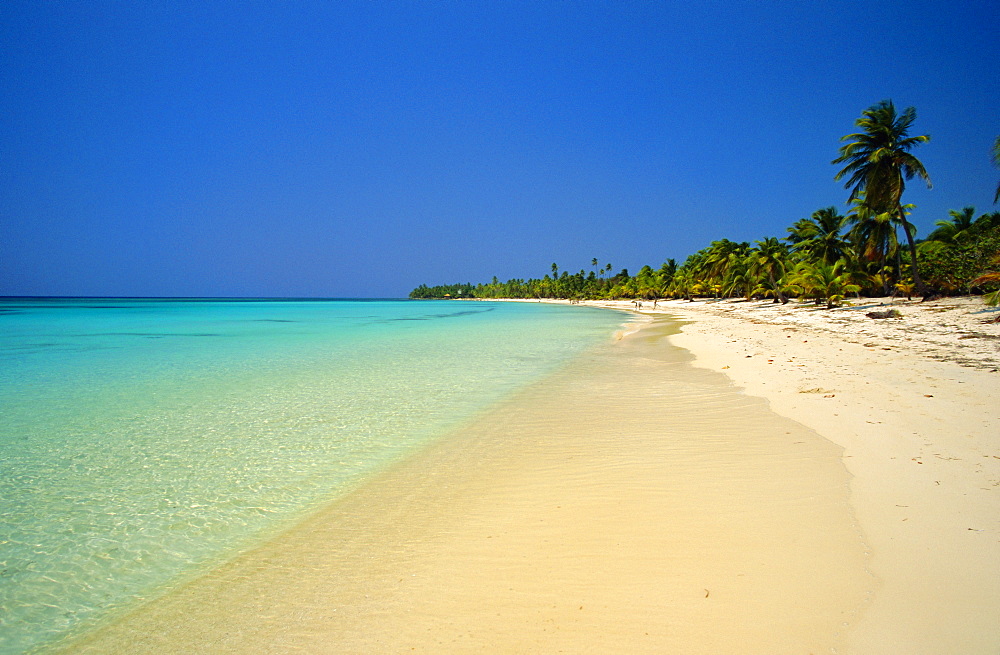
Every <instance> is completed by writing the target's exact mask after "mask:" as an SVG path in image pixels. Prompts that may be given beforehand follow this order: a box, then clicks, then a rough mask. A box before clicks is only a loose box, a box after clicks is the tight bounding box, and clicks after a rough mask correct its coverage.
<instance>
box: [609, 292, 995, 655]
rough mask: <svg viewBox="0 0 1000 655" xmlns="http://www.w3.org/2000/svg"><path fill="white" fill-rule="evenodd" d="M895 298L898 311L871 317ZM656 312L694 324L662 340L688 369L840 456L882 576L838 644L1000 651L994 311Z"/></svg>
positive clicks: (737, 308) (956, 307)
mask: <svg viewBox="0 0 1000 655" xmlns="http://www.w3.org/2000/svg"><path fill="white" fill-rule="evenodd" d="M601 304H602V305H604V306H612V307H616V308H620V309H629V310H635V309H636V307H635V305H633V304H632V303H629V302H619V303H601ZM890 307H891V308H895V309H897V310H898V311H899V313H900V314H901V315H902V316H901V318H896V319H871V318H868V317H867V316H866V314H867V313H868V312H872V311H882V310H885V309H887V308H890ZM639 311H642V312H647V313H654V312H653V310H652V303H650V302H646V303H643V307H642V309H640V310H639ZM656 312H663V313H666V314H669V315H672V316H676V317H679V318H683V319H688V320H690V323H688V324H687V325H685V326H684V328H683V330H682V332H681V334H678V335H676V336H674V337H672V340H673V341H674V342H675V343H676V344H678V345H680V346H681V347H683V348H686V349H688V350H690V351H691V352H692V353H694V355H695V356H696V360H695V364H696V365H697V366H703V367H705V368H708V369H712V370H717V371H721V372H724V373H726V374H727V375H728V376H729V377H730V378H731V379H732V380H733V382H734V383H735V384H736V385H738V386H739V387H741V388H743V389H745V390H746V393H747V394H749V395H752V396H757V397H761V398H765V399H766V400H767V401H768V404H769V406H770V408H771V409H772V410H773V411H775V412H777V413H778V414H781V415H783V416H787V417H789V418H791V419H794V420H795V421H797V422H799V423H801V424H803V425H806V426H808V427H810V428H812V429H814V430H815V431H816V432H818V433H819V434H821V435H823V436H824V437H826V438H827V439H829V440H830V441H832V442H833V443H835V444H837V445H839V446H841V447H842V448H843V449H844V454H843V457H844V463H845V465H846V467H847V469H848V470H849V471H850V473H851V475H852V476H853V477H852V480H851V483H850V489H851V505H852V506H853V507H854V510H855V512H856V514H857V517H858V520H859V524H860V527H861V529H862V532H863V533H864V537H865V540H866V543H867V544H868V545H869V546H870V547H871V554H872V555H871V562H870V567H871V571H872V573H873V575H875V576H876V577H877V578H878V580H879V584H878V587H877V590H876V593H875V594H874V596H873V598H872V602H871V604H870V607H868V608H867V609H866V611H865V612H864V614H863V616H862V617H861V621H860V622H859V623H858V624H857V625H855V626H854V627H853V628H852V629H851V631H850V633H849V636H850V638H849V641H848V644H847V645H846V646H845V650H844V651H843V652H849V653H911V654H923V653H926V654H928V655H930V654H931V653H996V652H1000V412H998V411H997V410H998V407H1000V400H998V399H1000V373H998V368H1000V323H996V322H993V321H994V319H996V318H997V317H998V316H1000V311H998V310H997V309H996V308H988V307H985V306H984V305H983V303H982V300H981V299H979V298H945V299H941V300H937V301H931V302H926V303H922V302H919V301H910V302H907V301H901V300H899V299H896V300H892V299H881V300H875V301H865V302H856V303H855V305H854V306H850V307H844V308H840V309H835V310H829V311H828V310H824V309H818V308H815V307H814V306H812V305H806V304H797V303H790V304H788V305H781V304H775V303H771V302H769V301H767V302H739V301H729V300H727V301H718V302H714V301H708V302H706V301H696V302H687V301H667V302H658V303H657V310H656Z"/></svg>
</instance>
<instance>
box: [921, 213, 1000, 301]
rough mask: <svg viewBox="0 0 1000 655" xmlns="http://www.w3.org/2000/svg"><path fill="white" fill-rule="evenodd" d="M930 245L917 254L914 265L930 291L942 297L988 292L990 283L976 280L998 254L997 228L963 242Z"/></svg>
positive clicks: (998, 238) (999, 248)
mask: <svg viewBox="0 0 1000 655" xmlns="http://www.w3.org/2000/svg"><path fill="white" fill-rule="evenodd" d="M929 243H932V244H933V245H932V246H928V247H922V248H921V249H920V250H919V251H918V252H917V265H918V267H919V268H920V271H921V274H922V275H923V277H924V279H925V281H926V282H927V284H928V286H930V287H931V289H933V290H934V291H936V292H938V293H942V294H956V293H972V292H973V291H974V290H977V289H978V290H984V291H985V290H990V287H989V286H988V285H989V284H990V282H989V280H985V281H977V280H979V279H980V278H981V276H982V275H983V274H984V273H985V272H986V271H987V270H989V268H990V265H991V262H992V261H993V260H995V258H996V257H997V256H998V255H1000V226H997V227H993V228H990V229H987V230H984V231H983V232H982V233H981V234H979V235H978V236H977V238H975V239H967V240H965V241H964V242H962V243H955V244H948V243H944V242H940V241H936V242H929Z"/></svg>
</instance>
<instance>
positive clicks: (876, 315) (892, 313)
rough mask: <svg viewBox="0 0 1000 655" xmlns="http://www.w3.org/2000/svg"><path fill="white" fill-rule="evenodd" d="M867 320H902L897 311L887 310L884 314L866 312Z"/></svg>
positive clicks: (900, 314)
mask: <svg viewBox="0 0 1000 655" xmlns="http://www.w3.org/2000/svg"><path fill="white" fill-rule="evenodd" d="M865 316H867V317H868V318H903V314H902V313H900V311H899V310H898V309H887V310H885V311H884V312H868V313H867V314H865Z"/></svg>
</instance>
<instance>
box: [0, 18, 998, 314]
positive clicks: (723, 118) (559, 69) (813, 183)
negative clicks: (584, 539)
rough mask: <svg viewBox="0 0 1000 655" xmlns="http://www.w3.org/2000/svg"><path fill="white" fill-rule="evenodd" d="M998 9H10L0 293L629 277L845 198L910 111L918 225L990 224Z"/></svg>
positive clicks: (283, 290)
mask: <svg viewBox="0 0 1000 655" xmlns="http://www.w3.org/2000/svg"><path fill="white" fill-rule="evenodd" d="M998 19H1000V6H998V5H997V4H996V2H995V0H991V1H988V2H986V1H984V2H964V1H957V2H956V1H952V2H920V1H911V2H897V1H887V2H878V3H872V2H842V1H832V2H831V1H827V2H739V1H728V2H690V1H686V2H683V3H682V2H537V1H535V2H516V1H508V2H490V3H484V2H468V1H466V2H447V1H445V2H438V1H436V2H430V1H428V2H403V1H400V2H374V1H373V2H352V1H349V0H342V1H338V2H315V3H312V2H294V3H283V2H231V3H230V2H173V1H171V2H166V1H162V2H134V3H133V2H101V1H87V2H69V1H62V2H37V1H35V0H32V1H29V2H22V1H19V0H13V1H11V0H8V1H7V2H4V3H2V4H0V31H2V35H3V42H4V46H3V48H2V49H0V121H2V123H0V124H2V129H0V295H140V296H145V295H149V296H325V297H362V296H363V297H399V296H405V295H406V294H407V293H408V292H409V290H410V289H411V288H413V287H414V286H416V285H418V284H420V283H428V284H439V283H451V282H465V281H473V282H475V281H484V280H488V279H489V278H491V277H492V276H494V275H496V276H498V277H500V278H501V279H507V278H510V277H540V276H541V275H543V274H545V273H546V272H548V270H549V267H550V265H551V264H552V263H553V262H556V263H558V264H559V265H560V267H561V268H564V269H569V270H579V269H582V268H587V269H589V268H590V261H591V259H592V258H594V257H596V258H598V259H599V260H600V262H601V263H602V264H604V263H606V262H610V263H611V264H612V265H613V267H614V269H615V270H616V271H617V270H619V269H621V268H622V267H628V268H629V270H630V271H632V272H634V271H635V270H637V269H638V268H639V267H640V266H642V265H643V264H650V265H653V266H654V267H655V266H659V265H660V264H661V263H662V262H663V261H664V260H665V259H667V258H671V257H672V258H676V259H678V260H681V261H682V260H683V259H684V258H685V257H686V256H687V255H689V254H691V253H692V252H694V251H696V250H698V249H700V248H702V247H704V246H706V245H708V243H709V242H710V241H712V240H713V239H718V238H723V237H726V238H730V239H734V240H750V241H752V240H756V239H761V238H763V237H765V236H784V235H785V228H786V227H788V226H789V225H791V224H792V223H793V222H794V221H795V220H796V219H798V218H801V217H804V216H808V215H809V214H811V213H812V212H813V211H815V210H816V209H819V208H821V207H826V206H830V205H836V206H837V207H838V208H842V209H845V210H846V207H845V205H844V204H843V203H844V202H845V200H846V198H847V195H848V192H847V191H846V190H844V189H843V186H842V185H841V184H840V183H837V182H834V180H833V176H834V174H835V173H836V171H837V168H836V167H834V166H833V165H831V163H830V162H831V160H833V159H834V158H835V157H836V156H837V148H838V147H839V145H840V141H839V139H840V137H841V136H843V135H845V134H848V133H850V132H853V131H854V124H853V122H854V120H855V119H856V118H857V117H858V116H860V114H861V111H862V110H864V109H865V108H867V107H869V106H870V105H872V104H874V103H876V102H878V101H879V100H882V99H885V98H891V99H892V100H893V101H894V102H895V103H896V105H897V106H898V107H899V108H900V109H902V108H904V107H907V106H911V105H912V106H915V107H916V109H917V121H916V124H915V130H914V132H915V133H918V134H930V135H931V142H930V143H929V144H926V145H924V146H921V147H920V148H919V149H918V150H916V151H915V154H916V155H917V156H918V157H919V158H920V159H921V160H922V161H923V162H924V164H925V166H926V167H927V170H928V171H929V172H930V175H931V179H932V180H933V182H934V188H933V189H932V190H927V189H925V188H923V186H922V185H921V184H918V182H917V181H914V182H913V183H911V185H910V186H909V187H908V190H907V193H906V195H905V196H904V201H906V202H912V203H916V205H917V209H916V211H915V213H914V214H913V216H912V217H911V218H912V220H913V221H914V222H915V223H916V225H917V226H918V228H919V229H920V232H921V233H922V234H926V233H927V232H929V231H930V229H932V227H933V224H934V221H936V220H941V219H944V218H947V213H948V210H949V209H960V208H961V207H963V206H966V205H975V206H976V208H977V210H978V211H977V214H978V213H982V212H985V211H994V210H998V209H1000V207H998V206H996V205H993V204H992V200H993V193H994V191H995V189H996V186H997V181H998V179H1000V171H998V170H997V169H996V168H994V167H993V166H992V165H991V162H990V147H991V145H992V143H993V140H994V139H995V138H996V136H997V135H998V134H1000V84H998V83H997V81H998V79H1000V54H998V50H997V48H996V44H995V41H996V26H997V24H998V23H1000V21H998Z"/></svg>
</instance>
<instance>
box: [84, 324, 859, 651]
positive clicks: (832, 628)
mask: <svg viewBox="0 0 1000 655" xmlns="http://www.w3.org/2000/svg"><path fill="white" fill-rule="evenodd" d="M676 329H677V323H676V322H674V321H671V320H663V319H661V320H657V321H651V322H648V323H646V324H643V325H641V329H640V330H638V331H637V332H634V333H632V334H629V335H628V336H625V337H624V338H622V339H620V340H618V341H615V342H614V343H609V344H607V345H605V346H603V347H601V348H599V349H596V350H594V351H592V352H590V353H588V354H587V355H586V356H585V357H581V358H580V359H578V360H576V361H575V362H573V363H572V364H571V365H570V366H568V367H566V368H564V369H563V370H561V371H559V372H558V373H556V374H554V375H552V376H550V377H549V378H547V379H545V380H543V381H542V382H540V383H538V384H536V385H533V386H531V387H529V388H527V389H525V390H523V391H522V392H520V393H518V394H517V395H516V396H514V397H512V398H511V399H509V400H508V401H506V402H504V403H502V404H501V405H499V406H497V407H494V408H492V409H491V410H489V411H487V412H485V413H484V414H482V415H481V416H479V417H477V419H476V420H475V421H473V422H472V423H470V424H468V425H465V426H463V427H462V428H461V429H460V430H458V431H456V432H455V433H454V434H453V435H451V436H449V437H448V438H446V439H443V440H441V441H440V442H438V443H436V444H435V445H433V446H432V447H430V448H428V449H426V450H424V451H422V452H420V453H419V454H417V455H415V456H413V457H411V458H409V459H408V460H406V461H405V462H402V463H401V464H399V465H397V466H395V467H393V468H392V469H390V470H388V471H386V472H385V473H384V474H383V475H381V476H379V477H378V478H377V479H375V480H373V481H372V482H370V483H368V484H366V485H365V486H364V487H362V488H360V489H358V490H357V491H356V492H354V493H352V494H351V495H349V496H348V497H346V498H344V499H342V500H341V501H339V502H337V503H335V504H334V505H332V506H331V507H329V508H327V509H325V510H324V511H322V512H320V513H318V514H317V515H315V516H314V517H312V518H311V519H310V520H308V521H306V522H305V523H303V524H301V525H299V526H297V527H296V528H294V529H292V530H290V531H289V532H288V533H286V534H284V535H283V536H282V537H280V538H279V539H276V540H274V541H272V542H270V543H268V544H266V545H265V546H262V547H261V548H259V549H257V550H254V551H252V552H249V553H247V554H245V555H244V556H242V557H239V558H237V559H236V560H234V561H232V562H230V563H228V564H227V565H225V566H223V567H221V568H220V569H218V570H216V571H213V572H212V573H210V574H209V575H207V576H204V577H202V578H199V579H197V580H195V581H194V582H192V583H190V584H187V585H185V586H184V587H182V588H180V589H177V590H175V591H174V592H172V593H170V594H169V595H167V596H164V597H162V598H160V599H158V600H156V601H154V602H151V603H149V604H148V605H147V606H145V607H143V608H141V609H140V610H138V611H136V612H134V613H133V614H131V615H129V616H126V617H124V618H123V619H122V620H119V621H117V622H116V623H114V624H112V625H110V626H107V627H105V628H104V629H102V630H100V631H97V632H95V633H93V634H91V635H89V636H88V637H87V638H86V639H84V640H83V641H82V642H78V643H76V644H73V645H71V646H70V647H69V648H68V650H69V651H71V652H75V653H164V652H203V653H289V652H308V653H396V652H418V653H420V652H423V653H442V652H446V653H464V652H494V653H524V652H546V653H554V652H572V653H609V652H618V653H670V652H673V653H706V654H707V653H713V654H716V653H748V654H749V653H760V654H763V653H768V654H775V653H809V652H812V653H829V652H837V649H839V648H842V645H843V644H844V643H846V642H845V640H846V639H847V638H848V636H849V634H850V631H851V629H852V627H853V626H854V625H855V624H856V623H857V621H858V620H859V619H860V618H861V617H862V616H863V614H864V612H865V610H866V608H867V606H868V601H869V599H870V598H871V597H872V596H873V594H874V593H876V591H877V588H878V584H879V583H878V581H877V580H876V579H875V578H874V577H873V576H872V575H871V574H870V573H868V557H867V555H866V550H867V546H866V544H865V541H864V537H863V535H862V532H861V530H860V529H859V527H858V524H857V521H856V518H855V515H854V511H853V509H852V506H851V504H850V502H849V479H850V478H849V475H848V472H847V470H846V468H845V466H844V464H843V461H842V459H841V457H842V455H843V451H842V449H841V448H840V447H839V446H836V445H834V444H833V443H831V442H830V441H828V440H826V439H824V438H822V437H820V436H819V435H818V434H817V433H816V432H814V431H812V430H811V429H809V428H806V427H804V426H803V425H801V424H800V423H796V422H794V421H792V420H790V419H787V418H783V417H781V416H778V415H776V414H775V413H773V412H772V411H771V410H770V409H769V408H768V407H767V404H766V403H765V401H763V400H761V399H759V398H755V397H752V396H748V395H746V394H744V393H742V392H741V391H740V390H739V389H737V388H736V387H735V386H733V385H732V383H731V382H730V381H729V380H728V379H727V378H726V377H725V376H723V375H722V374H721V373H719V372H717V371H711V370H705V369H703V368H696V367H694V366H692V363H691V360H692V358H691V356H690V355H689V354H688V353H687V352H686V351H684V350H681V349H679V348H675V347H672V346H671V345H669V343H668V341H667V339H668V335H669V334H671V333H672V332H676ZM839 652H844V651H839Z"/></svg>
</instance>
